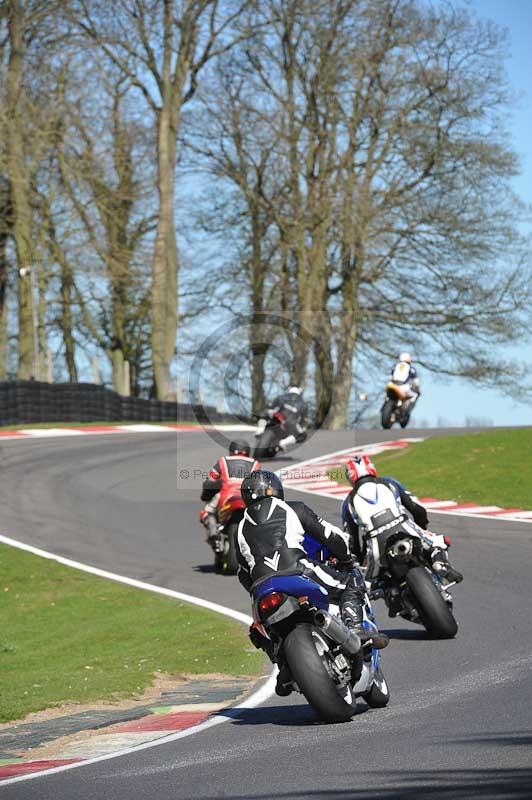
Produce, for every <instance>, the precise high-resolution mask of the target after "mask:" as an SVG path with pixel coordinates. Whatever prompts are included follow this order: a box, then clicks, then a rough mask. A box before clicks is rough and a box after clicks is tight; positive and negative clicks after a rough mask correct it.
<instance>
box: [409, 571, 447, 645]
mask: <svg viewBox="0 0 532 800" xmlns="http://www.w3.org/2000/svg"><path fill="white" fill-rule="evenodd" d="M406 583H407V586H408V589H409V591H410V595H411V596H412V600H413V603H414V605H415V607H416V609H417V610H418V612H419V616H420V618H421V622H422V623H423V625H424V627H425V628H426V630H427V633H429V634H430V636H433V637H434V638H436V639H452V638H453V636H456V633H457V631H458V624H457V622H456V620H455V618H454V616H453V614H452V612H451V610H450V608H449V606H448V605H447V603H446V602H445V600H444V599H443V597H442V596H441V594H440V592H439V591H438V588H437V587H436V585H435V583H434V581H433V580H432V578H431V576H430V574H429V572H428V571H427V570H426V569H425V568H424V567H414V568H413V569H411V570H410V571H409V572H408V573H407V576H406Z"/></svg>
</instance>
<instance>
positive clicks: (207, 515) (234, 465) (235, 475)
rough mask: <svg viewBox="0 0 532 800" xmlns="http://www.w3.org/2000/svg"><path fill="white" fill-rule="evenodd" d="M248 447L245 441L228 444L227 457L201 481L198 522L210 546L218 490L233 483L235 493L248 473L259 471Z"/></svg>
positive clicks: (215, 523) (215, 532) (213, 534)
mask: <svg viewBox="0 0 532 800" xmlns="http://www.w3.org/2000/svg"><path fill="white" fill-rule="evenodd" d="M250 450H251V448H250V446H249V444H248V442H246V440H245V439H235V440H234V441H232V442H230V444H229V455H228V456H222V457H221V458H219V459H218V461H217V462H216V464H215V465H214V466H213V468H212V469H211V470H210V472H209V477H208V478H207V479H206V480H204V481H203V488H202V492H201V499H202V500H203V501H204V502H206V505H205V506H204V508H203V509H202V510H201V511H200V515H199V517H200V522H201V523H202V524H203V525H204V526H205V528H206V530H207V541H208V542H209V544H212V543H213V541H214V540H215V539H216V536H217V532H218V531H217V525H218V516H217V509H218V502H219V500H220V490H221V488H222V486H223V485H224V484H226V483H234V484H235V487H236V489H237V491H238V490H239V489H240V484H241V483H242V481H243V480H244V478H246V477H247V476H248V475H249V474H250V472H252V471H253V470H256V469H260V464H259V462H258V461H255V459H253V458H250V455H249V454H250Z"/></svg>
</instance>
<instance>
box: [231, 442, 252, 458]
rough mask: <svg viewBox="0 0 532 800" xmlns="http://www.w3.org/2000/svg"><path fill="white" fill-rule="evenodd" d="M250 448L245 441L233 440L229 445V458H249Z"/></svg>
mask: <svg viewBox="0 0 532 800" xmlns="http://www.w3.org/2000/svg"><path fill="white" fill-rule="evenodd" d="M250 450H251V448H250V446H249V444H248V442H246V440H245V439H234V440H233V441H232V442H230V443H229V455H230V456H249V453H250Z"/></svg>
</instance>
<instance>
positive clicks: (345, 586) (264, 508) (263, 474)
mask: <svg viewBox="0 0 532 800" xmlns="http://www.w3.org/2000/svg"><path fill="white" fill-rule="evenodd" d="M241 493H242V498H243V500H244V503H245V504H246V511H245V513H244V517H243V519H242V520H241V522H240V524H239V528H238V539H237V551H238V552H237V555H238V562H239V568H238V579H239V581H240V583H241V584H242V586H243V587H244V588H245V589H246V590H247V591H250V590H251V588H252V585H253V584H254V583H255V582H256V581H259V580H262V579H264V578H267V577H269V576H271V575H276V574H279V573H282V572H291V573H299V574H303V575H306V576H307V577H309V578H311V579H312V580H313V581H315V582H316V583H318V584H319V585H320V586H322V587H323V588H324V589H326V590H327V592H328V594H329V597H330V598H331V600H332V602H334V603H338V605H339V606H340V612H341V616H342V620H343V622H344V624H345V625H346V626H347V627H349V628H351V629H352V630H354V631H355V633H356V634H357V635H358V636H359V638H360V641H361V642H362V643H368V642H372V645H373V647H376V648H382V647H386V645H387V644H388V641H389V640H388V637H387V636H385V635H384V634H379V633H378V632H375V631H374V632H371V633H370V632H368V631H367V630H366V629H365V628H364V627H363V625H362V622H363V607H364V600H365V592H366V587H365V583H364V578H363V577H362V574H361V573H360V571H359V570H358V568H357V567H356V566H355V560H354V559H353V556H352V554H351V551H350V549H349V537H348V536H347V535H346V534H345V533H344V532H343V531H342V530H341V529H340V528H337V527H336V526H334V525H332V524H331V523H330V522H326V521H325V520H323V519H321V518H320V517H318V516H316V514H315V513H314V512H313V511H312V509H311V508H309V507H308V506H307V505H305V503H302V502H285V500H284V490H283V485H282V483H281V481H280V479H279V478H278V477H277V475H276V474H275V473H273V472H269V471H268V470H256V471H253V472H252V473H251V475H250V476H249V477H248V478H245V479H244V481H243V482H242V487H241ZM305 533H307V534H309V535H310V536H312V537H313V538H314V539H316V540H317V541H318V542H320V543H321V544H322V545H323V546H324V547H326V548H327V550H329V551H330V552H331V553H332V555H333V556H334V557H336V558H337V559H338V569H335V568H333V567H331V566H329V565H327V564H324V563H320V562H318V561H315V560H313V559H311V558H310V557H309V556H308V555H307V553H306V551H305V549H304V547H303V540H304V535H305ZM250 637H251V639H252V641H253V643H254V644H255V646H258V647H262V649H264V650H266V652H268V643H269V640H265V641H264V642H261V641H260V640H259V641H258V637H260V634H259V633H258V632H257V631H256V630H255V629H253V628H252V631H251V632H250ZM260 638H261V639H262V638H263V637H260ZM276 691H277V693H278V694H285V693H289V691H290V690H288V692H285V691H284V689H283V685H282V675H281V674H280V677H279V680H278V687H277V690H276Z"/></svg>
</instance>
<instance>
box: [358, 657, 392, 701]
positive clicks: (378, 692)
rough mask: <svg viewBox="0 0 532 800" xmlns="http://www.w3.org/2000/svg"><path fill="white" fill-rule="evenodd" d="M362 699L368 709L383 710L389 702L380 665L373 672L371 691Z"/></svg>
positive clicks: (388, 694) (386, 685) (386, 686)
mask: <svg viewBox="0 0 532 800" xmlns="http://www.w3.org/2000/svg"><path fill="white" fill-rule="evenodd" d="M362 697H363V698H364V700H365V701H366V703H367V704H368V706H369V707H370V708H384V706H387V705H388V703H389V701H390V692H389V690H388V684H387V683H386V678H385V677H384V673H383V671H382V669H381V667H380V665H379V667H378V669H377V671H376V672H375V677H374V678H373V683H372V684H371V689H370V690H369V692H365V694H363V695H362Z"/></svg>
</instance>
